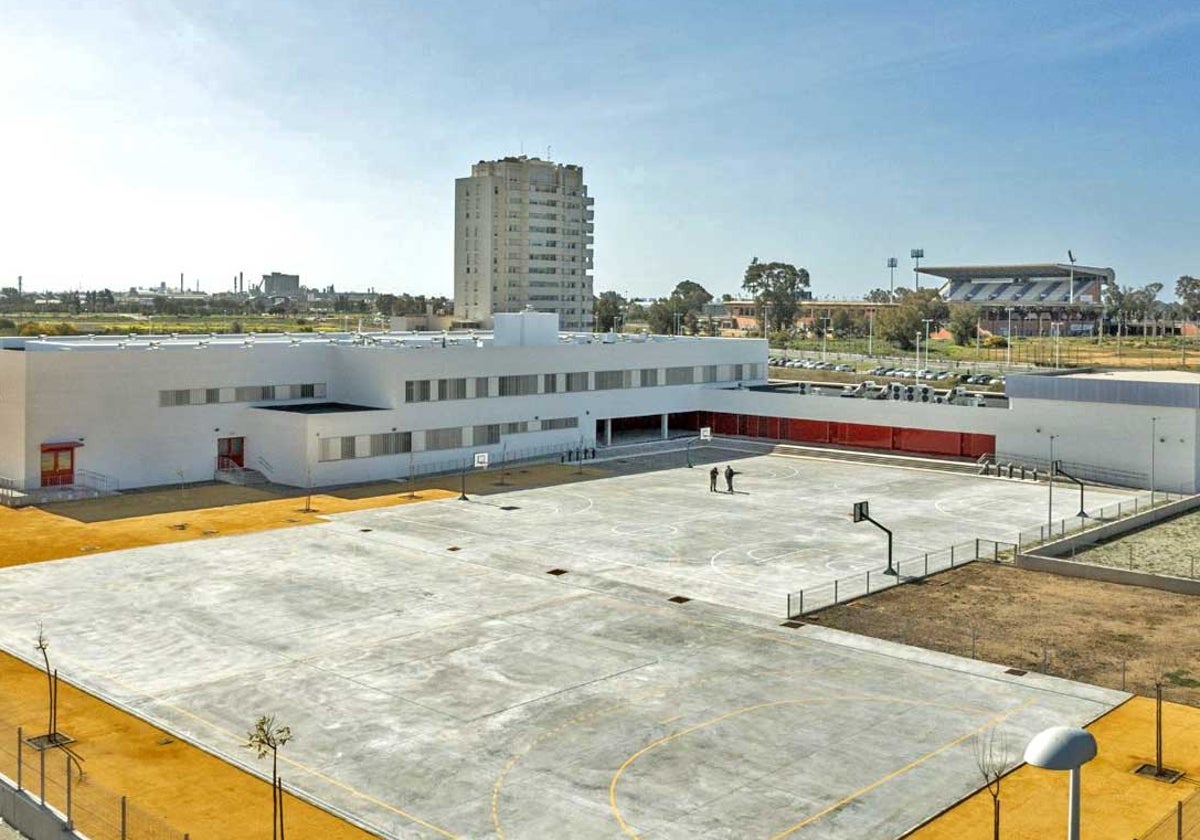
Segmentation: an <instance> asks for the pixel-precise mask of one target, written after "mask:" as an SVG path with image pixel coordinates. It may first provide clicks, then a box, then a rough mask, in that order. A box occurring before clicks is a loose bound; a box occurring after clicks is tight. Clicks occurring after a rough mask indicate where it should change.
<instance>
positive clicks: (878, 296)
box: [863, 289, 892, 303]
mask: <svg viewBox="0 0 1200 840" xmlns="http://www.w3.org/2000/svg"><path fill="white" fill-rule="evenodd" d="M863 300H865V301H868V302H870V303H891V302H892V293H891V292H889V291H888V290H887V289H872V290H871V291H869V292H867V293H866V294H865V295H863Z"/></svg>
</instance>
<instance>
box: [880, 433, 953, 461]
mask: <svg viewBox="0 0 1200 840" xmlns="http://www.w3.org/2000/svg"><path fill="white" fill-rule="evenodd" d="M959 438H960V435H959V433H958V432H938V431H934V430H933V429H896V434H895V435H894V436H893V440H894V442H895V448H896V449H899V450H902V451H904V452H920V453H922V454H925V455H953V456H956V457H957V455H958V454H959V451H960V448H961V445H962V443H961V441H960V439H959Z"/></svg>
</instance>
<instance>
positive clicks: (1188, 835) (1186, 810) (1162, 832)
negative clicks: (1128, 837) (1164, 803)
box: [1136, 791, 1200, 840]
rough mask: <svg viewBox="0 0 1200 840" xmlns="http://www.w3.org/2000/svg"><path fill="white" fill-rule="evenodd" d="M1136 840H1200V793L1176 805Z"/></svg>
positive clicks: (1197, 792)
mask: <svg viewBox="0 0 1200 840" xmlns="http://www.w3.org/2000/svg"><path fill="white" fill-rule="evenodd" d="M1136 840H1200V791H1196V792H1195V793H1193V794H1192V795H1191V796H1189V797H1188V798H1187V799H1183V800H1180V801H1179V802H1177V803H1175V807H1174V808H1172V809H1171V813H1169V814H1167V815H1166V816H1164V817H1163V818H1162V819H1161V820H1159V821H1158V822H1157V823H1155V824H1154V827H1153V828H1151V829H1149V830H1148V831H1146V832H1145V833H1144V834H1139V835H1138V836H1137V838H1136Z"/></svg>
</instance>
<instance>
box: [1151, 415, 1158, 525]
mask: <svg viewBox="0 0 1200 840" xmlns="http://www.w3.org/2000/svg"><path fill="white" fill-rule="evenodd" d="M1157 443H1158V418H1157V417H1151V418H1150V507H1154V462H1155V460H1156V459H1155V457H1154V455H1155V449H1156V445H1157Z"/></svg>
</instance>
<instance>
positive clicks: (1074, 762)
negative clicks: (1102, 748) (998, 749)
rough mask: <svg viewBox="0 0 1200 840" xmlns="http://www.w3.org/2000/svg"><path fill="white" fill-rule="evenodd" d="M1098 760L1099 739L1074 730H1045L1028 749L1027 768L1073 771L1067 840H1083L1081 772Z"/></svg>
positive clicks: (1068, 727)
mask: <svg viewBox="0 0 1200 840" xmlns="http://www.w3.org/2000/svg"><path fill="white" fill-rule="evenodd" d="M1095 757H1096V738H1095V736H1094V735H1092V733H1090V732H1088V731H1087V730H1086V729H1077V728H1075V727H1073V726H1053V727H1051V728H1050V729H1045V730H1042V731H1041V732H1039V733H1038V734H1037V735H1034V736H1033V740H1031V741H1030V742H1029V745H1028V746H1027V747H1025V763H1026V764H1030V765H1032V766H1034V767H1042V768H1045V769H1046V770H1069V771H1071V779H1070V784H1069V786H1068V789H1067V840H1079V770H1080V768H1081V767H1083V765H1084V764H1087V763H1088V762H1089V761H1091V760H1092V759H1093V758H1095Z"/></svg>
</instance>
